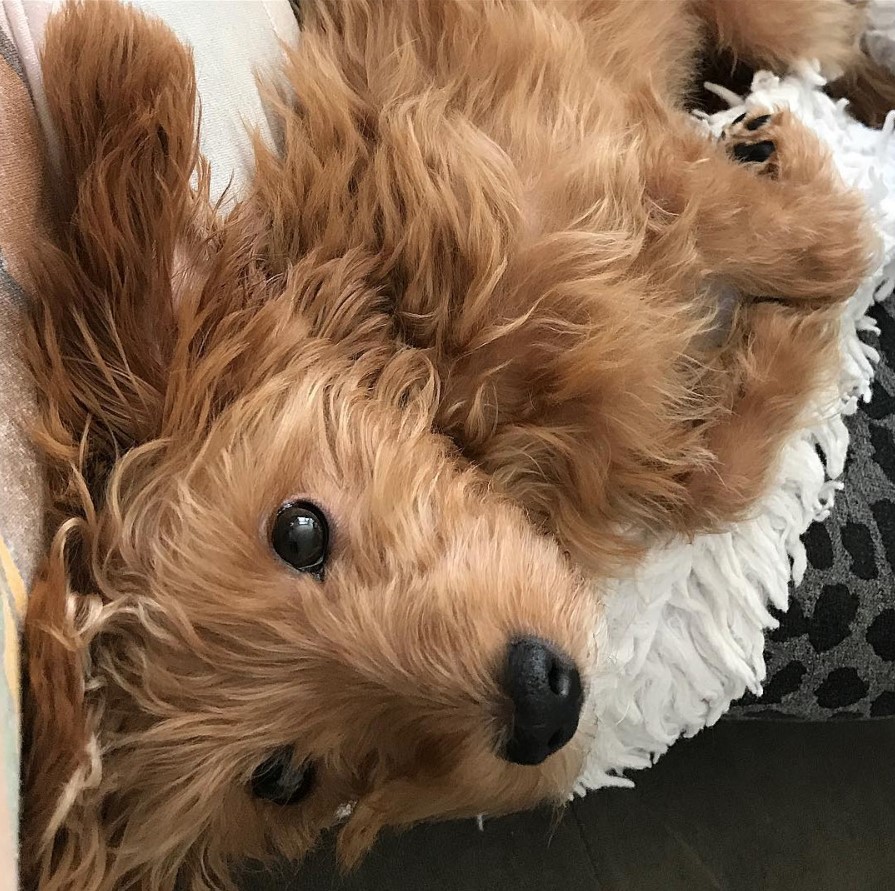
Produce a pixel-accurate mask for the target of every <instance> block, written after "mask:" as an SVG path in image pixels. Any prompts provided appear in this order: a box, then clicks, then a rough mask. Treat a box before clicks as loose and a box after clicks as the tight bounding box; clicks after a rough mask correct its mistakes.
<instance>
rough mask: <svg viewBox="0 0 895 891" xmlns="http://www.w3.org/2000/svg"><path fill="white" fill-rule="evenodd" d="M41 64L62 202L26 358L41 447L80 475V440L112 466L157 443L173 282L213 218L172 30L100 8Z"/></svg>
mask: <svg viewBox="0 0 895 891" xmlns="http://www.w3.org/2000/svg"><path fill="white" fill-rule="evenodd" d="M42 64H43V70H44V81H45V85H46V90H47V101H48V104H49V108H50V112H51V116H52V119H53V123H54V125H55V130H56V137H57V140H58V154H59V156H60V158H61V165H62V171H61V183H62V189H61V191H62V195H61V196H60V200H59V202H58V204H59V209H60V214H59V216H60V219H59V226H58V234H57V238H56V239H55V243H54V244H52V245H46V246H43V247H42V248H41V250H40V251H39V259H38V260H37V261H36V263H35V267H36V268H35V279H36V287H35V321H34V324H33V326H32V328H33V330H32V333H31V342H30V344H29V353H30V356H31V364H32V367H33V371H34V374H35V377H36V380H37V385H38V390H39V392H40V393H41V394H42V397H43V399H44V401H45V404H46V405H47V406H48V408H49V410H48V411H44V413H43V414H44V420H43V424H44V429H43V430H42V431H40V433H39V435H40V437H41V439H42V441H43V445H44V448H45V449H46V450H47V453H48V455H49V456H50V457H51V458H58V459H59V461H60V463H61V464H70V463H77V464H80V465H81V466H83V463H84V456H83V454H79V453H80V452H82V451H83V442H82V439H83V440H84V441H87V442H88V451H90V452H93V453H96V452H99V453H100V454H102V455H105V456H108V455H114V454H119V453H121V452H123V451H125V450H127V449H128V448H130V447H132V446H133V445H136V444H139V443H141V442H145V441H147V440H148V439H150V438H152V437H154V436H156V435H158V426H159V423H160V418H161V414H162V410H163V405H164V399H165V385H166V376H167V374H168V369H169V365H170V357H171V354H172V351H173V350H174V348H175V332H176V329H177V320H176V318H175V316H176V307H175V304H176V298H177V283H178V281H183V280H184V279H185V278H189V276H190V275H191V274H193V273H194V268H195V267H194V264H193V263H192V259H193V257H192V256H191V255H190V245H191V241H192V243H194V244H195V243H197V242H198V239H191V236H190V234H191V233H192V232H195V231H196V226H197V214H199V213H204V212H206V211H207V204H206V203H204V202H203V201H202V200H201V199H202V197H203V196H202V189H201V181H203V180H205V178H204V177H203V176H200V177H199V179H200V189H199V191H198V192H197V191H196V190H195V189H194V188H193V186H192V185H191V177H192V176H193V174H194V172H195V171H196V169H197V161H198V150H197V122H196V115H195V104H196V85H195V75H194V69H193V60H192V57H191V55H190V53H189V52H188V50H186V49H185V48H184V47H183V45H182V44H180V42H179V41H178V40H177V39H176V38H175V37H174V35H173V34H172V33H171V31H170V30H169V29H168V28H167V27H166V26H165V25H164V24H162V23H161V22H158V21H154V20H152V19H149V18H146V17H145V16H143V15H141V14H140V13H138V12H136V11H134V10H133V9H131V8H129V7H126V6H119V5H118V4H112V3H104V2H86V3H77V4H74V3H72V4H69V5H67V6H66V7H64V8H63V10H62V11H61V12H60V13H58V14H57V15H55V16H54V17H53V18H52V19H51V20H50V22H49V23H48V26H47V30H46V42H45V46H44V50H43V58H42ZM199 166H200V168H201V166H202V165H199ZM88 431H89V433H88Z"/></svg>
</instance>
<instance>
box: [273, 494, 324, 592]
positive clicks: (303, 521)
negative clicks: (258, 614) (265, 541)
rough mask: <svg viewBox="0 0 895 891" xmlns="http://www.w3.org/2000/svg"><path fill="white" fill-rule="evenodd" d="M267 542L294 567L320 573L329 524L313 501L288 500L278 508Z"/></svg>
mask: <svg viewBox="0 0 895 891" xmlns="http://www.w3.org/2000/svg"><path fill="white" fill-rule="evenodd" d="M270 543H271V545H272V546H273V549H274V551H276V553H277V555H278V556H279V557H280V559H282V560H285V561H286V563H288V564H289V565H290V566H292V567H293V568H294V569H297V570H298V571H299V572H311V573H314V574H316V575H322V573H323V565H324V563H326V557H327V554H328V552H329V524H328V523H327V522H326V517H325V516H324V514H323V511H321V510H320V508H319V507H317V506H316V505H314V504H310V503H309V502H307V501H291V502H289V503H287V504H284V505H283V506H282V507H281V508H280V509H279V510H278V511H277V515H276V517H274V521H273V528H272V529H271V535H270Z"/></svg>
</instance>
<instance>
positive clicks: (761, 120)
mask: <svg viewBox="0 0 895 891" xmlns="http://www.w3.org/2000/svg"><path fill="white" fill-rule="evenodd" d="M770 119H771V116H770V115H769V114H762V115H759V116H758V117H757V118H752V120H751V121H749V123H748V124H746V125H745V127H746V129H747V130H752V131H755V130H758V128H759V127H763V126H764V125H765V124H766V123H767V122H768V121H769V120H770Z"/></svg>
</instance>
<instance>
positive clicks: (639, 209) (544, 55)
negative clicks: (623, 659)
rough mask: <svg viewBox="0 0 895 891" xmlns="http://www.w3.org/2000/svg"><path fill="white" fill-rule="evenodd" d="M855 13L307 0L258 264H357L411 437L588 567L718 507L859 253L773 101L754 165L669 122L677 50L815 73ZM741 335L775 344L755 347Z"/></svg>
mask: <svg viewBox="0 0 895 891" xmlns="http://www.w3.org/2000/svg"><path fill="white" fill-rule="evenodd" d="M860 21H861V11H860V9H858V8H856V7H852V6H849V5H847V4H845V3H843V2H839V0H829V2H828V0H805V2H799V0H797V2H794V3H778V2H776V0H768V2H762V0H759V2H757V3H739V2H727V0H717V2H709V0H702V2H687V0H668V2H662V3H655V2H651V0H645V2H638V0H580V2H564V3H552V2H527V3H502V2H469V3H463V2H458V3H451V2H449V3H437V2H405V3H396V4H375V3H369V2H366V0H344V2H339V3H315V4H310V5H309V6H308V8H307V10H306V11H305V30H304V33H303V36H302V40H303V43H302V46H301V50H300V52H298V53H296V54H294V55H293V57H292V58H291V60H290V62H289V65H288V66H287V72H286V73H287V75H288V79H289V84H290V87H291V90H292V93H293V94H294V95H290V96H289V97H288V98H286V99H284V100H283V101H282V102H281V104H280V106H279V111H280V115H281V118H282V125H283V128H284V132H285V143H284V145H285V152H284V153H283V155H282V156H278V155H275V154H273V153H271V152H265V150H264V149H263V147H260V146H259V155H260V166H259V180H260V191H259V193H258V195H257V202H258V208H259V209H258V217H259V219H260V220H261V221H262V225H263V226H264V227H266V229H267V232H268V236H267V245H268V253H269V254H270V255H271V256H272V257H274V258H275V264H276V265H275V268H285V267H286V266H288V264H289V263H290V262H292V260H293V259H294V258H296V257H300V256H303V254H304V253H305V252H306V251H307V250H308V249H309V248H311V247H313V249H315V250H320V249H322V250H324V251H325V252H326V253H327V255H329V254H330V253H332V254H333V255H338V254H340V253H343V252H348V251H358V252H361V253H362V254H363V255H364V256H365V257H368V258H369V261H370V264H371V268H372V270H373V272H372V274H371V281H372V282H374V283H375V285H376V287H377V289H378V290H379V291H380V292H381V293H382V294H383V295H385V296H386V297H387V299H388V300H389V301H390V302H391V303H393V305H394V307H395V316H396V320H397V325H398V332H399V334H400V336H401V337H402V338H403V339H404V341H405V342H407V343H410V344H412V345H414V346H416V347H418V348H419V349H421V350H423V351H425V353H426V355H427V356H428V357H429V358H430V360H431V362H432V363H433V365H434V366H435V367H436V369H437V370H438V373H439V377H440V380H441V386H442V392H441V397H440V400H439V406H438V413H437V418H436V423H437V424H438V426H439V427H440V428H441V429H442V430H444V431H445V432H447V433H449V434H450V435H451V436H452V437H453V438H454V440H455V441H456V442H457V443H458V445H459V446H460V448H461V449H462V451H463V452H464V454H465V455H466V456H467V457H469V458H470V459H471V460H473V461H475V462H476V463H477V464H478V465H480V466H481V467H483V468H484V469H485V470H487V471H488V472H489V473H490V474H491V475H492V477H493V478H494V480H495V481H496V482H497V483H498V484H499V485H500V487H501V488H502V489H503V490H504V491H506V492H507V493H509V494H510V495H512V496H513V497H514V498H515V499H516V500H517V501H519V502H520V503H521V504H522V505H523V506H524V507H525V508H526V510H527V512H528V514H529V516H531V517H532V518H533V519H534V520H535V521H536V522H537V523H538V524H539V525H540V526H541V527H542V528H544V529H546V530H548V531H550V532H551V533H553V534H555V535H556V536H557V537H558V538H559V540H560V543H561V544H562V545H563V547H564V548H565V549H567V550H568V551H569V552H570V553H571V554H572V556H573V557H574V559H575V560H576V561H577V562H578V563H580V564H581V565H583V566H585V567H586V568H587V569H588V570H589V571H591V572H593V573H596V574H598V575H599V574H602V573H606V572H611V571H615V570H617V569H618V566H619V563H620V562H625V561H628V560H630V559H631V558H632V557H634V556H636V555H638V554H639V553H640V552H641V551H642V547H643V545H644V543H645V542H646V541H648V540H650V539H654V538H656V537H659V536H665V535H667V534H669V533H684V534H692V533H693V532H696V531H700V530H705V529H713V528H717V527H718V526H719V525H724V524H726V523H728V522H730V521H731V520H733V519H738V518H741V517H743V516H744V515H746V514H748V512H749V510H750V509H751V507H752V505H753V504H754V502H755V500H756V498H757V497H758V496H759V495H760V494H761V493H762V491H763V490H764V489H765V487H766V486H767V483H768V481H769V480H770V479H771V477H772V475H773V472H774V465H775V458H776V455H777V453H778V452H779V449H780V446H781V444H782V443H783V442H784V441H785V439H786V437H787V436H788V435H789V434H790V433H791V431H792V430H793V429H794V428H795V427H796V426H797V425H799V424H800V423H804V422H805V420H806V419H805V418H804V416H803V412H804V408H805V406H806V404H807V402H808V397H809V396H810V395H811V393H812V392H813V391H814V390H815V388H817V387H818V386H819V385H821V383H822V381H823V372H824V370H825V369H826V370H829V369H830V368H831V367H832V364H833V354H834V352H835V349H836V337H835V329H836V327H837V322H836V312H835V310H831V309H830V308H829V307H830V306H831V305H833V304H835V303H836V302H838V301H840V300H842V299H844V298H846V297H848V296H850V294H851V293H852V292H853V291H854V289H855V287H856V285H857V283H858V282H859V281H860V279H861V277H862V275H863V273H864V271H865V268H866V264H867V257H868V253H869V245H870V239H869V237H868V236H867V234H866V232H867V230H866V228H865V225H864V221H863V219H862V210H861V204H860V201H859V199H858V198H857V197H856V196H854V195H851V194H849V193H847V192H846V191H845V190H844V189H843V188H842V186H841V185H840V184H839V182H838V181H837V178H836V174H835V173H834V171H833V169H832V165H831V163H830V159H829V158H828V157H827V155H826V152H825V151H824V150H823V149H822V148H821V146H820V144H819V143H818V142H817V140H816V139H815V138H814V137H813V136H812V135H810V134H809V133H808V132H807V131H806V130H804V129H803V128H802V127H801V126H800V125H799V124H798V123H797V122H796V121H795V120H794V119H793V118H792V117H791V116H789V115H787V114H778V115H777V116H776V117H775V118H774V120H773V122H772V125H771V127H770V130H769V132H771V131H773V133H772V137H770V136H769V137H767V138H773V139H774V140H775V145H776V147H777V152H776V155H775V158H774V169H773V175H768V176H759V175H757V174H758V173H759V172H760V171H759V168H758V165H748V164H736V163H732V158H731V156H730V154H729V152H728V148H727V146H726V145H723V144H713V143H712V142H710V141H709V140H707V139H706V138H705V137H704V136H703V135H702V134H700V133H698V132H697V131H696V130H695V129H694V127H693V125H692V122H691V121H690V120H689V119H688V118H687V116H686V115H685V114H684V112H683V110H682V109H683V105H684V100H685V98H686V95H687V91H688V90H689V88H690V85H691V84H690V80H691V78H692V76H693V74H694V72H695V69H696V62H697V59H698V57H699V53H700V41H701V40H702V39H703V38H704V37H705V36H706V35H707V34H708V35H709V36H711V35H714V38H713V39H714V42H715V44H719V43H720V44H721V45H723V46H725V47H730V48H733V49H734V50H735V51H736V52H738V53H740V54H741V55H743V56H746V57H748V58H749V59H752V60H757V61H759V62H762V63H766V64H777V63H781V62H785V61H791V60H794V59H795V58H797V57H798V56H800V55H802V54H805V53H816V54H820V55H821V56H822V57H823V58H824V60H825V61H826V62H828V63H830V64H834V65H840V66H841V65H846V64H847V63H848V61H849V60H850V59H853V58H857V56H856V53H857V50H856V46H857V44H856V35H857V34H858V33H859V31H860ZM784 22H785V25H786V27H783V26H782V24H781V23H784ZM769 25H772V26H773V27H769ZM647 59H648V60H649V64H646V63H645V60H647ZM761 138H762V139H764V138H765V137H764V136H762V137H761ZM346 184H347V186H346ZM731 294H732V295H733V297H732V300H733V302H734V306H733V307H732V308H731V307H728V306H725V307H724V309H723V311H722V312H721V313H720V315H722V316H723V315H724V314H727V315H730V316H731V318H729V319H728V318H721V319H719V295H725V298H726V301H725V302H726V303H730V302H731V298H730V295H731ZM763 298H772V299H773V300H774V301H776V302H775V303H774V304H773V305H771V304H767V305H762V306H758V304H757V302H756V301H757V300H759V299H763ZM771 319H773V321H771ZM769 326H770V327H771V328H772V329H773V332H774V336H773V337H772V338H771V342H772V343H775V344H776V343H779V341H780V337H779V336H778V335H782V336H783V337H785V336H786V334H787V333H788V334H789V335H790V336H793V337H796V336H798V337H799V338H800V340H799V343H800V348H799V350H798V351H794V350H790V349H787V350H784V351H782V352H780V351H778V350H776V349H770V348H768V347H767V346H766V345H763V344H762V343H761V338H762V336H763V334H762V332H764V331H766V330H768V327H769ZM768 397H773V398H768Z"/></svg>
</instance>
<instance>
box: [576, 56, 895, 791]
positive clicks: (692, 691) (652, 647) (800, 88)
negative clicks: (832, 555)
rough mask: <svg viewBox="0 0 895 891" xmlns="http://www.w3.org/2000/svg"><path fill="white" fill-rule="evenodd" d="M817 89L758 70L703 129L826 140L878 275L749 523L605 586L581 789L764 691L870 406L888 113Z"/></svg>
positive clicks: (863, 291) (892, 178)
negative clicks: (779, 124) (866, 119)
mask: <svg viewBox="0 0 895 891" xmlns="http://www.w3.org/2000/svg"><path fill="white" fill-rule="evenodd" d="M823 85H824V80H823V78H822V77H821V76H820V75H819V74H818V73H817V70H816V69H814V68H812V67H810V66H804V67H802V68H801V69H799V70H798V71H797V72H795V73H794V74H793V75H791V76H789V77H786V78H783V79H781V78H778V77H775V76H774V75H772V74H768V73H766V72H762V73H759V74H758V75H756V77H755V80H754V81H753V84H752V89H753V92H752V93H751V95H750V96H749V97H748V98H746V99H745V101H744V100H743V98H742V97H739V96H735V95H733V94H732V93H728V92H727V91H724V90H721V89H718V88H713V89H714V91H715V92H716V93H718V94H719V95H721V96H723V97H724V98H725V99H727V100H728V101H729V103H730V104H731V106H732V107H731V109H730V111H726V112H722V113H719V114H717V115H714V116H713V117H710V118H707V119H705V122H704V126H706V127H708V128H709V129H710V130H711V131H712V132H713V133H714V134H715V135H718V134H719V133H720V131H721V128H722V127H723V126H724V125H726V124H727V123H729V122H730V121H732V120H733V119H734V118H735V117H737V116H738V115H739V114H740V113H741V112H743V111H745V110H746V109H752V108H762V109H766V108H775V107H788V108H790V109H792V111H793V112H794V113H796V114H797V115H798V117H799V118H800V119H801V120H802V121H804V122H805V123H806V124H807V125H808V126H810V127H811V128H812V129H813V130H814V131H815V132H816V133H817V134H818V135H819V136H820V137H821V138H822V139H823V140H824V141H825V142H827V143H828V144H829V145H830V147H831V149H832V151H833V155H834V158H835V160H836V164H837V166H838V169H839V172H840V174H841V175H842V177H843V179H844V180H845V181H846V182H847V183H849V184H850V185H852V186H854V187H856V188H858V189H860V190H861V192H862V193H863V194H864V196H865V198H866V201H867V204H868V207H869V208H870V212H871V214H872V215H873V218H874V219H875V223H876V229H877V231H878V233H879V236H880V239H881V244H882V248H881V254H880V257H879V266H878V268H877V269H876V270H875V271H874V273H873V274H872V275H870V276H869V277H868V278H867V279H866V281H865V282H864V284H863V285H862V286H861V288H860V290H859V291H858V292H857V293H856V294H855V295H854V297H853V298H852V299H851V301H850V302H849V303H848V304H847V305H846V307H845V311H844V313H843V317H842V328H841V345H842V358H843V363H842V373H841V376H840V380H839V389H838V392H831V393H829V394H827V396H826V397H825V399H824V402H823V404H821V405H820V406H818V407H819V408H820V409H821V411H820V412H819V413H818V416H819V417H823V418H824V420H823V422H822V423H821V424H820V425H819V426H817V427H816V428H815V429H813V430H811V431H809V432H806V433H804V434H802V435H800V436H798V437H797V438H795V439H794V440H793V441H792V442H791V443H789V445H788V446H787V447H786V449H785V454H784V456H783V460H782V464H781V469H780V475H779V479H778V481H777V483H776V485H775V486H774V487H773V489H772V492H771V494H770V495H769V496H768V497H767V499H766V500H765V501H764V503H763V504H762V506H761V507H760V509H759V511H758V512H757V515H756V516H755V518H754V519H752V520H750V521H749V522H744V523H741V524H739V525H737V526H736V527H735V528H734V529H732V530H731V531H729V532H726V533H724V534H720V535H704V536H701V537H700V538H698V539H697V540H696V541H695V542H693V543H692V544H679V545H675V546H673V547H669V548H667V549H663V550H662V551H659V552H656V553H654V554H652V555H651V557H650V559H649V560H648V561H647V564H646V565H645V566H644V567H643V568H642V569H641V570H640V571H639V572H638V574H637V576H636V577H635V578H631V579H626V580H623V581H618V582H617V583H616V584H615V585H614V587H613V588H612V589H611V590H610V591H609V593H608V595H607V596H606V601H605V602H606V610H605V616H604V621H603V622H602V623H601V626H600V627H599V628H598V629H597V646H598V652H600V653H602V658H601V660H600V664H599V666H598V668H597V670H596V672H595V673H594V675H593V676H592V678H591V679H590V681H591V688H592V691H593V696H592V706H591V708H592V709H593V710H594V712H595V715H594V717H595V718H596V732H595V734H594V737H593V741H592V746H591V750H590V754H589V757H588V760H587V763H586V765H585V768H584V771H583V773H582V775H581V777H580V780H579V784H578V788H577V791H578V792H579V793H581V794H583V793H584V792H585V791H587V790H588V789H595V788H598V787H601V786H630V785H633V782H632V781H631V780H630V778H628V777H625V776H623V775H622V772H623V771H625V770H627V769H630V768H643V767H649V766H650V765H651V764H652V763H653V762H654V761H655V760H656V759H657V758H658V757H659V756H660V755H662V754H663V753H664V752H665V751H666V750H667V749H668V747H669V746H670V745H671V744H672V743H673V742H674V741H675V740H676V739H678V737H680V736H685V737H690V736H693V735H695V734H696V733H697V732H698V731H699V730H701V729H702V728H703V727H709V726H711V725H712V724H714V723H715V722H716V721H717V720H718V718H719V717H720V716H721V715H722V714H723V713H724V712H725V711H726V710H727V709H728V708H729V706H730V704H731V702H733V701H734V700H736V699H738V698H739V697H740V696H742V695H743V693H744V692H745V691H746V690H747V689H748V690H751V691H752V692H753V693H756V694H759V693H760V692H761V685H762V681H763V680H764V677H765V664H764V632H765V630H766V629H768V628H773V627H775V626H776V624H777V622H776V620H775V619H774V618H773V617H772V616H771V615H770V613H769V612H768V609H767V607H768V605H769V604H772V605H773V606H775V607H777V608H778V609H785V608H786V606H787V600H788V596H789V583H790V580H791V579H792V580H794V581H795V582H796V584H798V583H799V582H800V581H801V578H802V575H803V573H804V571H805V568H806V557H805V549H804V547H803V545H802V543H801V541H800V536H801V535H802V533H803V532H805V530H806V529H807V528H808V526H809V525H810V524H811V523H812V522H815V521H820V520H823V519H824V518H825V517H826V516H827V515H828V513H829V511H830V507H831V505H832V501H833V496H834V493H835V492H836V490H837V488H839V487H840V484H838V483H836V482H835V479H836V478H837V477H838V476H839V475H840V474H841V473H842V470H843V465H844V462H845V455H846V451H847V448H848V438H849V437H848V431H847V429H846V427H845V424H844V422H843V418H844V417H845V416H846V415H848V414H851V413H853V412H854V411H855V410H856V408H857V405H858V401H859V400H868V399H869V398H870V385H871V381H872V379H873V371H874V365H875V362H876V360H877V358H878V356H877V354H876V351H875V350H873V349H872V348H871V347H869V346H867V345H866V344H864V343H862V342H861V340H860V338H859V332H861V331H869V330H872V329H873V328H874V325H873V322H872V320H870V319H869V318H868V317H867V316H866V312H867V309H868V307H869V306H870V305H871V303H872V302H873V301H874V300H882V299H884V298H885V297H887V296H889V294H891V293H892V291H893V288H895V139H893V128H895V112H893V113H891V114H890V115H889V117H888V119H887V121H886V126H885V127H884V129H883V130H882V132H880V131H874V130H870V129H868V128H866V127H864V126H862V125H861V124H859V123H857V122H856V121H855V120H853V119H852V118H850V117H849V115H848V114H847V112H846V103H845V102H844V100H843V101H840V102H835V101H833V100H832V99H830V98H829V97H827V96H826V95H824V93H823V92H822V87H823ZM793 348H794V349H798V344H795V345H794V347H793ZM821 455H822V456H823V457H821Z"/></svg>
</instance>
